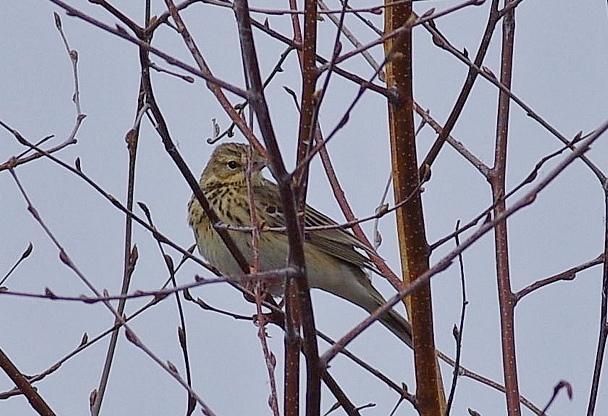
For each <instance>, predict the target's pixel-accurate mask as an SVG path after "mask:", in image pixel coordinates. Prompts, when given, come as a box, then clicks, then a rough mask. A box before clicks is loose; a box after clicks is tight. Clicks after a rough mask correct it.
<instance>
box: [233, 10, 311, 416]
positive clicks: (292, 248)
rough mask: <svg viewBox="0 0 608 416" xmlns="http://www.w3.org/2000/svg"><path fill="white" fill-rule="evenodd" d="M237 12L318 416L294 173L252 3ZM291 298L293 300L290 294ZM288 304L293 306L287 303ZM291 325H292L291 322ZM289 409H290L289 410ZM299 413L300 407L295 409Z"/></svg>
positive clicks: (252, 101)
mask: <svg viewBox="0 0 608 416" xmlns="http://www.w3.org/2000/svg"><path fill="white" fill-rule="evenodd" d="M234 6H235V7H234V11H235V14H236V18H237V24H238V28H239V38H240V40H241V54H242V56H243V60H244V64H245V69H246V71H247V76H248V78H249V82H250V83H251V89H250V90H249V92H248V93H249V103H250V105H251V108H253V110H254V111H255V114H256V117H257V120H258V126H259V128H260V132H261V133H262V137H263V138H264V143H265V145H266V149H267V151H268V159H269V162H270V169H271V172H272V174H273V176H274V177H275V179H276V181H277V185H278V188H279V195H280V197H281V204H282V206H283V213H284V216H285V225H286V234H287V237H288V243H289V250H288V258H287V264H288V267H289V269H290V270H291V271H292V273H289V278H288V285H289V284H295V288H296V293H297V301H298V303H299V305H298V306H299V308H300V318H301V319H302V333H303V340H302V341H303V345H302V348H303V350H304V353H305V358H306V384H307V385H306V412H305V413H306V415H309V416H315V415H318V414H319V412H320V406H321V373H322V371H321V369H320V366H319V351H318V346H317V337H316V329H315V323H314V315H313V309H312V303H311V300H310V292H309V287H308V279H307V277H306V264H305V259H304V242H303V236H302V228H301V224H300V220H299V216H298V210H297V199H296V197H295V195H294V192H293V188H292V176H291V175H290V174H289V173H288V172H287V170H286V168H285V164H284V163H283V159H282V157H281V153H280V151H279V146H278V144H277V140H276V136H275V134H274V129H273V127H272V121H271V118H270V112H269V109H268V104H267V102H266V98H265V96H264V89H263V85H262V78H261V76H260V70H259V64H258V58H257V52H256V49H255V44H254V42H253V36H252V31H251V21H250V16H249V6H248V4H247V0H238V1H235V2H234ZM286 300H287V301H290V297H289V296H288V297H287V299H286ZM286 307H289V305H287V306H286ZM288 326H289V325H288ZM288 410H289V411H288ZM295 411H296V412H297V408H296V409H295ZM293 412H294V409H293V408H291V409H286V411H285V414H287V415H292V414H293V415H294V416H295V415H297V414H298V413H293Z"/></svg>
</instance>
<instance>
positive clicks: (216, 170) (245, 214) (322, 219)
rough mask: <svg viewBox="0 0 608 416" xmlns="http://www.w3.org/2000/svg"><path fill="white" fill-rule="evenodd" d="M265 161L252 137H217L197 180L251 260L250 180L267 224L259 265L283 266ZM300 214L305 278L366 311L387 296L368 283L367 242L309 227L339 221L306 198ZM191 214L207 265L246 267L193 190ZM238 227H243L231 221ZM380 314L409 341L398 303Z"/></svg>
mask: <svg viewBox="0 0 608 416" xmlns="http://www.w3.org/2000/svg"><path fill="white" fill-rule="evenodd" d="M250 159H251V160H250ZM265 166H266V161H265V159H264V158H263V157H262V156H261V155H260V154H259V153H258V152H257V151H255V150H254V149H253V148H252V147H250V145H249V144H244V143H237V142H227V143H222V144H220V145H218V146H216V147H215V149H214V150H213V152H212V154H211V157H210V158H209V161H208V163H207V165H206V167H205V168H204V170H203V173H202V175H201V177H200V180H199V187H200V189H201V190H202V191H203V193H204V195H205V197H206V199H207V200H208V202H209V205H210V207H211V208H212V209H213V210H214V212H215V213H216V215H217V216H218V218H219V220H220V222H221V223H223V224H225V225H229V226H232V228H228V233H229V234H230V236H231V238H232V239H233V240H234V242H235V244H236V246H237V247H238V248H239V250H240V252H241V253H242V254H243V256H244V257H245V259H246V260H247V262H248V263H249V264H250V265H251V264H252V261H253V242H252V234H251V232H247V231H244V229H246V227H251V224H252V222H251V213H250V207H249V201H250V197H249V189H250V188H251V190H252V193H253V202H254V205H255V211H254V212H255V213H256V216H257V218H258V221H259V223H260V224H263V225H264V226H263V227H261V228H262V230H261V232H260V234H259V240H258V249H259V255H258V262H259V269H258V271H270V270H274V269H281V268H284V267H285V266H286V263H287V250H288V240H287V235H286V234H285V232H278V231H276V230H268V228H275V229H276V228H281V227H282V229H284V227H285V218H284V216H283V209H282V204H281V199H280V196H279V190H278V186H277V185H276V184H275V183H274V182H272V181H270V180H268V179H266V178H265V177H264V176H263V174H262V169H264V167H265ZM248 170H249V171H248ZM248 175H249V177H248ZM248 183H249V185H248ZM248 186H249V187H250V188H248ZM303 219H304V227H305V232H304V243H303V244H304V257H305V263H306V274H307V278H308V283H309V286H310V287H311V288H317V289H321V290H323V291H325V292H329V293H331V294H333V295H335V296H338V297H340V298H342V299H344V300H346V301H348V302H351V303H353V304H355V305H357V306H359V307H360V308H363V309H364V310H366V311H367V312H369V313H372V312H374V311H375V310H376V309H377V308H378V307H380V306H381V305H382V304H384V303H385V302H386V301H385V299H384V298H383V297H382V295H381V294H380V293H379V292H378V291H377V290H376V289H375V288H374V287H373V286H372V282H371V278H370V272H376V273H379V272H378V269H377V268H376V267H375V265H374V263H373V262H372V260H371V258H370V254H371V253H372V251H371V249H370V248H368V247H367V246H366V245H365V244H363V243H362V242H361V241H360V240H359V239H358V238H357V237H356V236H355V235H354V234H353V233H352V232H350V230H346V229H343V228H339V227H336V228H329V229H322V230H319V229H316V230H310V231H306V227H318V226H336V225H337V223H336V222H335V221H334V220H332V219H331V218H329V217H328V216H326V215H324V214H322V213H321V212H319V211H317V210H316V209H314V208H312V207H311V206H309V205H306V206H305V209H304V214H303ZM188 222H189V225H190V227H191V228H192V229H193V231H194V237H195V240H196V243H197V247H198V250H199V252H200V254H201V255H202V256H203V257H204V258H205V259H206V260H207V261H208V262H209V263H210V264H211V265H212V266H214V267H215V268H216V269H218V270H219V271H220V272H221V273H222V274H223V275H225V276H229V277H234V276H241V275H243V274H244V273H243V271H242V269H241V267H240V266H239V265H238V263H237V262H236V260H235V259H234V257H233V256H232V254H231V253H230V251H229V250H228V248H227V247H226V245H225V244H224V242H223V240H222V239H221V238H220V236H219V234H218V233H217V231H216V229H215V228H214V224H212V223H211V221H210V220H209V218H208V217H207V215H206V214H205V211H204V210H203V208H202V207H201V205H200V203H199V201H198V200H197V198H196V197H195V195H194V194H193V195H192V197H191V199H190V201H189V203H188ZM238 227H241V230H239V229H236V228H238ZM282 291H283V285H282V284H280V283H275V284H274V285H272V286H271V287H270V293H271V294H273V295H276V296H279V295H281V294H282ZM379 320H380V322H381V323H382V324H383V325H384V326H386V327H387V328H388V329H389V330H390V331H391V332H392V333H393V334H395V335H396V336H397V337H398V338H399V339H400V340H401V341H403V342H404V343H406V344H407V345H409V346H410V347H411V346H412V336H411V326H410V324H409V322H408V321H407V320H406V319H405V318H404V317H403V316H402V315H400V314H399V313H398V312H397V311H395V310H394V309H389V310H388V311H387V312H386V313H384V314H383V315H381V316H380V318H379Z"/></svg>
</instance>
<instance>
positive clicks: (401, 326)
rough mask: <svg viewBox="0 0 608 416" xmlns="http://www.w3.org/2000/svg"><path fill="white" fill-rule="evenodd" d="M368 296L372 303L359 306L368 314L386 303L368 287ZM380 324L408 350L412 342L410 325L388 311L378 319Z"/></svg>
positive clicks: (376, 292)
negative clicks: (371, 298) (369, 295)
mask: <svg viewBox="0 0 608 416" xmlns="http://www.w3.org/2000/svg"><path fill="white" fill-rule="evenodd" d="M368 290H369V291H370V294H371V295H372V297H373V298H374V303H371V302H370V303H369V305H359V306H361V307H363V309H365V310H366V311H368V312H369V313H373V312H375V311H376V309H378V308H379V307H380V306H382V305H383V304H385V303H386V300H385V299H384V298H383V297H382V295H381V294H380V293H379V292H378V291H377V290H376V289H374V287H372V286H371V285H370V287H369V288H368ZM379 320H380V323H381V324H382V325H384V326H385V327H387V328H388V329H389V330H390V331H391V332H392V333H393V334H395V335H396V336H397V337H398V338H399V339H400V340H401V341H403V342H404V343H406V344H407V345H408V346H409V347H410V348H412V346H413V342H412V325H411V324H410V323H409V322H408V321H407V320H406V319H405V318H404V317H403V316H402V315H401V314H400V313H399V312H397V311H396V310H394V309H392V308H391V309H389V310H388V311H387V312H385V313H384V314H383V315H381V316H380V318H379Z"/></svg>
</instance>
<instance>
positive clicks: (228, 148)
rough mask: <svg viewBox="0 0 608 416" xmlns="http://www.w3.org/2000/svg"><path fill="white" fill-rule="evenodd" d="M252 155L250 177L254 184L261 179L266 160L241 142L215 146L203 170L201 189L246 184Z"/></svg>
mask: <svg viewBox="0 0 608 416" xmlns="http://www.w3.org/2000/svg"><path fill="white" fill-rule="evenodd" d="M250 154H251V157H252V163H251V165H250V166H251V179H252V182H253V183H254V184H258V183H260V182H261V181H262V174H261V170H262V169H263V168H264V166H266V161H265V160H264V159H263V158H262V156H261V155H260V154H259V153H258V152H257V151H255V149H253V148H252V147H250V146H249V145H247V144H243V143H223V144H221V145H219V146H217V147H216V148H215V150H214V151H213V153H212V154H211V158H210V159H209V162H208V163H207V166H206V167H205V170H203V175H202V176H201V180H200V185H201V187H202V188H203V190H210V189H213V188H216V187H219V186H227V185H233V186H246V183H247V181H246V178H247V176H246V175H247V169H248V166H249V165H248V164H249V157H250Z"/></svg>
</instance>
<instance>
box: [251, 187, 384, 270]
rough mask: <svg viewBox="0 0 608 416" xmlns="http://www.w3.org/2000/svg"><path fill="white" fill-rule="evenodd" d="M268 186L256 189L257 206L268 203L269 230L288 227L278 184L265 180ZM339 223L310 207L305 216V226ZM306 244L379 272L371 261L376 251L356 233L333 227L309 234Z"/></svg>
mask: <svg viewBox="0 0 608 416" xmlns="http://www.w3.org/2000/svg"><path fill="white" fill-rule="evenodd" d="M265 182H266V183H265V184H264V186H261V187H260V188H258V189H256V190H255V194H256V203H261V201H264V204H265V205H264V206H261V207H259V208H260V209H261V210H263V212H264V213H265V214H266V218H265V220H266V225H267V226H269V227H285V217H284V215H283V207H282V205H281V202H280V200H279V193H278V189H277V186H276V184H274V183H272V182H270V181H265ZM335 225H337V223H336V222H335V221H334V220H332V219H331V218H329V217H328V216H326V215H325V214H322V213H321V212H319V211H317V210H316V209H314V208H312V207H311V206H309V205H306V210H305V214H304V227H322V226H335ZM305 241H306V242H307V243H310V244H312V245H313V246H315V247H316V248H317V249H318V250H319V251H321V252H323V253H325V254H329V255H331V256H334V257H337V258H339V259H340V260H343V261H345V262H347V263H351V264H353V265H355V266H357V267H363V268H367V269H370V270H373V271H376V270H377V269H376V267H375V265H374V263H373V262H372V261H371V259H370V257H369V256H370V254H372V253H373V251H372V250H371V249H370V248H369V247H367V246H365V245H364V244H363V243H362V242H361V241H360V240H359V239H358V238H357V237H356V236H355V235H354V234H352V233H351V232H350V231H348V230H346V229H343V228H331V229H328V230H314V231H308V232H305Z"/></svg>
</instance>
